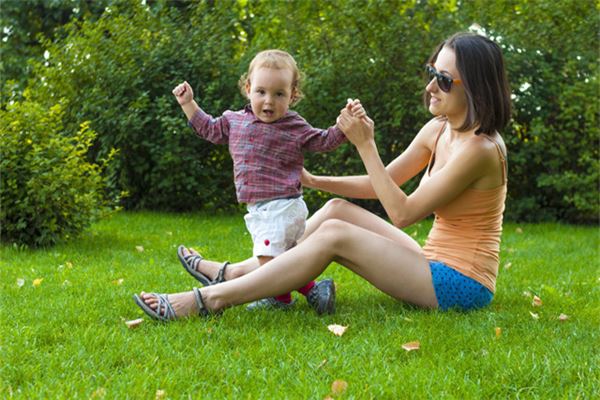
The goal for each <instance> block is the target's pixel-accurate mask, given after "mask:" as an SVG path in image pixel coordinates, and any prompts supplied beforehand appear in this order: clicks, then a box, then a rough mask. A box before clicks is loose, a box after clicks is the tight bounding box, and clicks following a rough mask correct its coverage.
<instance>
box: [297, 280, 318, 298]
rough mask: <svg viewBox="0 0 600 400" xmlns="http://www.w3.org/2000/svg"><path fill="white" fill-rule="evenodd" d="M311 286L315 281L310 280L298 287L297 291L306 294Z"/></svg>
mask: <svg viewBox="0 0 600 400" xmlns="http://www.w3.org/2000/svg"><path fill="white" fill-rule="evenodd" d="M313 286H315V281H310V282H309V283H307V284H306V285H305V286H303V287H301V288H300V289H298V291H299V292H300V293H302V294H303V295H305V296H308V292H310V289H312V288H313Z"/></svg>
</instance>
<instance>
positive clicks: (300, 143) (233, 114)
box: [173, 50, 346, 314]
mask: <svg viewBox="0 0 600 400" xmlns="http://www.w3.org/2000/svg"><path fill="white" fill-rule="evenodd" d="M300 84H301V74H300V71H299V70H298V67H297V66H296V62H295V60H294V59H293V58H292V56H291V55H290V54H288V53H286V52H285V51H281V50H265V51H262V52H260V53H258V54H257V55H256V56H255V57H254V59H253V60H252V62H251V63H250V66H249V68H248V72H247V73H246V74H244V75H242V77H241V78H240V81H239V86H240V90H241V91H242V94H243V95H244V96H246V97H247V98H248V99H249V100H250V104H249V105H247V106H246V107H245V108H244V109H243V110H239V111H225V112H224V113H223V115H222V116H221V117H218V118H213V117H212V116H210V115H208V114H206V113H205V112H204V111H203V110H202V109H201V108H200V107H199V106H198V104H197V103H196V102H195V101H194V99H193V92H192V88H191V86H190V85H189V84H188V83H187V82H184V83H182V84H180V85H178V86H177V87H176V88H175V89H174V90H173V94H174V95H175V97H176V98H177V101H178V102H179V104H180V105H181V108H182V109H183V111H184V113H185V115H186V116H187V118H188V120H189V125H190V126H191V127H192V128H193V129H194V130H195V131H196V133H197V134H198V136H200V137H201V138H203V139H206V140H208V141H209V142H211V143H214V144H228V145H229V152H230V154H231V157H232V158H233V169H234V180H235V188H236V194H237V199H238V202H240V203H245V204H246V205H247V210H248V213H247V214H246V215H245V216H244V220H245V221H246V227H247V229H248V231H249V232H250V234H251V235H252V240H253V243H254V247H253V255H254V256H255V257H257V258H258V260H259V263H260V265H263V264H265V263H266V262H268V261H269V260H271V259H273V258H274V257H276V256H278V255H280V254H282V253H283V252H285V251H286V250H288V249H290V248H291V247H293V246H295V244H296V241H297V240H298V239H299V238H300V237H301V236H302V234H303V233H304V228H305V222H306V217H307V216H308V209H307V207H306V204H305V203H304V200H303V199H302V186H301V184H300V175H301V173H302V168H303V163H304V156H303V152H304V151H315V152H317V151H320V152H325V151H330V150H333V149H335V148H336V147H338V146H339V145H340V144H341V143H343V142H344V141H345V140H346V138H345V136H344V134H343V133H342V131H341V130H340V129H339V128H338V127H337V126H335V125H334V126H332V127H330V128H328V129H327V130H322V129H317V128H313V127H312V126H311V125H310V124H308V123H307V122H306V121H305V120H304V119H303V118H302V117H301V116H300V115H299V114H298V113H296V112H294V111H290V110H289V107H290V106H292V105H295V104H296V103H297V102H298V101H299V100H300V99H301V98H302V92H301V90H300ZM178 255H179V259H180V260H181V262H182V264H183V266H184V267H185V268H186V270H187V271H188V272H189V273H190V274H191V275H192V276H194V277H195V278H196V279H198V280H199V281H201V282H202V283H204V284H205V285H206V284H211V283H214V282H220V281H223V280H224V279H223V277H224V269H225V267H226V266H227V263H225V264H224V265H223V267H222V268H221V271H220V272H219V275H218V277H217V278H215V279H214V280H212V281H211V280H210V279H209V278H208V277H206V276H205V275H204V274H202V273H201V272H200V271H198V268H197V267H198V265H199V263H200V260H202V258H201V257H200V256H199V255H192V254H187V255H185V254H183V253H182V248H181V247H180V250H179V251H178ZM298 291H299V292H300V293H302V294H303V295H304V296H306V298H307V301H308V302H309V304H310V305H311V306H312V307H313V308H314V309H315V310H316V311H317V312H318V313H320V314H321V313H332V312H333V311H334V302H333V298H334V296H335V287H334V285H333V281H332V280H323V281H320V282H314V281H312V282H309V283H308V284H307V285H306V286H304V287H302V288H299V289H298ZM292 304H293V303H292V298H291V294H290V293H284V294H281V295H280V296H277V297H274V298H267V299H262V300H259V301H256V302H254V303H251V304H250V305H249V306H248V308H249V309H257V308H273V307H274V308H282V309H287V308H289V307H291V305H292Z"/></svg>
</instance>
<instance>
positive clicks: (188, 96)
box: [173, 81, 200, 121]
mask: <svg viewBox="0 0 600 400" xmlns="http://www.w3.org/2000/svg"><path fill="white" fill-rule="evenodd" d="M173 95H174V96H175V98H176V99H177V102H178V103H179V105H180V106H181V109H182V110H183V112H184V113H185V116H186V117H187V119H188V121H189V120H191V119H192V117H193V116H194V114H196V112H197V111H198V110H199V109H200V107H199V106H198V103H196V101H195V100H194V91H193V90H192V87H191V86H190V84H189V83H187V81H185V82H183V83H182V84H180V85H177V86H176V87H175V89H173Z"/></svg>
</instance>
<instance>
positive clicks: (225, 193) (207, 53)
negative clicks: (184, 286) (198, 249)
mask: <svg viewBox="0 0 600 400" xmlns="http://www.w3.org/2000/svg"><path fill="white" fill-rule="evenodd" d="M169 4H170V3H169ZM217 4H218V5H215V6H214V7H211V6H208V5H205V4H203V5H199V6H198V7H196V8H195V9H194V10H193V11H188V10H187V9H183V10H179V9H176V8H175V7H173V8H169V7H166V6H165V7H156V8H153V9H151V8H149V7H146V6H143V5H142V4H141V2H139V1H137V0H136V1H125V2H119V4H115V5H113V6H111V7H110V8H109V9H108V10H107V11H106V12H105V13H104V14H103V15H102V17H101V18H100V19H99V20H98V21H93V22H92V21H87V20H86V21H84V22H83V23H80V22H79V21H73V22H72V23H71V24H69V25H67V26H65V27H64V32H63V33H62V35H64V36H65V39H61V40H57V41H56V42H55V43H52V42H50V41H49V40H47V41H45V45H46V46H47V49H48V55H49V56H48V59H47V60H44V62H42V63H39V64H38V65H37V66H36V77H38V78H39V79H36V80H34V81H33V82H32V86H33V87H35V91H33V92H34V93H35V99H36V101H39V102H41V103H46V104H48V103H50V104H51V103H52V101H53V100H54V99H56V98H63V97H64V98H67V99H69V101H70V102H71V103H72V104H77V107H72V108H70V109H69V110H65V111H66V114H65V118H66V123H69V124H73V123H77V122H78V121H82V120H89V121H91V127H92V128H93V129H94V131H96V132H97V133H98V138H97V141H96V143H95V146H94V147H93V148H92V151H91V157H92V158H93V159H100V158H102V157H105V156H106V154H107V152H108V151H110V149H112V148H118V149H119V154H118V155H117V157H116V160H115V161H116V168H117V171H118V174H117V175H116V179H115V180H114V181H113V182H112V184H113V185H114V187H115V189H116V190H118V191H126V192H127V193H128V197H127V198H126V199H125V203H124V206H125V207H127V208H130V209H132V208H149V209H170V210H178V211H181V210H190V209H197V208H211V207H217V208H224V207H227V206H229V207H231V205H233V206H235V192H234V191H233V190H230V189H231V188H232V165H231V161H230V158H229V155H228V153H227V148H226V147H225V146H215V145H213V144H210V143H208V142H206V141H203V140H201V139H198V138H197V137H196V136H195V135H194V133H193V131H192V130H191V128H189V127H188V126H187V124H186V118H185V115H184V114H183V112H182V111H181V109H180V108H179V106H178V105H177V102H176V101H175V99H174V98H173V95H172V94H171V90H172V89H173V87H175V85H176V84H178V83H180V82H181V81H183V80H188V81H189V82H190V84H191V85H192V86H193V88H194V92H195V95H196V100H197V101H198V103H199V104H201V106H202V107H203V108H204V109H205V110H206V111H208V112H210V113H213V114H215V115H220V113H222V112H223V111H225V110H226V109H227V108H233V107H235V106H233V105H232V103H234V102H235V101H237V106H238V107H239V105H240V104H243V102H242V101H240V100H241V99H240V97H241V96H240V95H239V93H238V89H237V87H236V82H237V79H238V78H239V75H240V74H241V71H238V70H237V68H238V65H237V63H233V62H232V58H234V57H235V54H236V52H237V50H236V48H235V46H236V45H237V39H236V38H235V37H234V38H232V32H234V31H235V28H234V26H233V23H234V21H235V20H236V11H235V9H234V8H232V7H231V5H230V4H229V3H228V2H217Z"/></svg>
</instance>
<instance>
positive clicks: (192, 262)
mask: <svg viewBox="0 0 600 400" xmlns="http://www.w3.org/2000/svg"><path fill="white" fill-rule="evenodd" d="M184 259H185V262H186V263H188V265H189V266H190V267H192V269H193V270H194V271H196V272H200V271H198V264H200V263H201V262H202V260H204V258H203V257H202V256H201V255H199V254H188V255H187V256H185V257H184Z"/></svg>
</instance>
